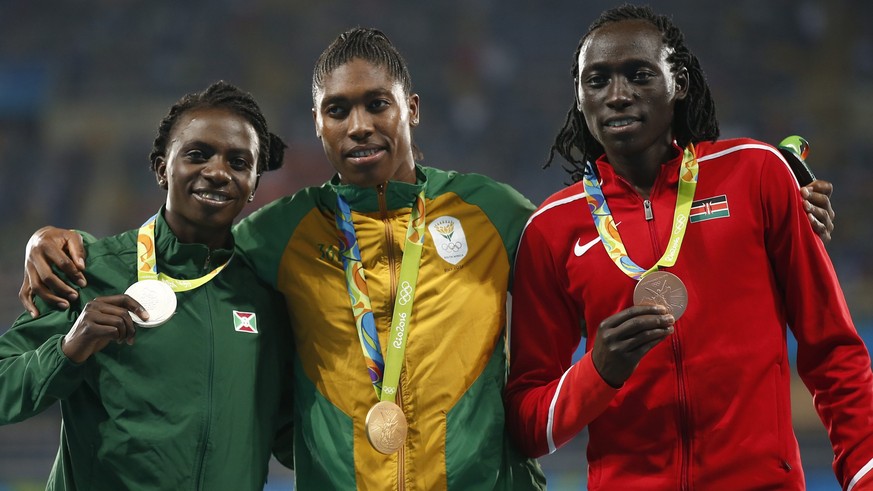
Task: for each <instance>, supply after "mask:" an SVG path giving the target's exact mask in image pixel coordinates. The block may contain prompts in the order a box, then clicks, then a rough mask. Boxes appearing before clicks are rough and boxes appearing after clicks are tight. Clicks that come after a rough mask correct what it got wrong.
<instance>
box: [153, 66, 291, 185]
mask: <svg viewBox="0 0 873 491" xmlns="http://www.w3.org/2000/svg"><path fill="white" fill-rule="evenodd" d="M200 108H226V109H229V110H231V111H233V112H235V113H237V114H239V115H240V116H242V117H244V118H245V119H246V120H248V122H249V123H251V125H252V126H253V127H254V129H255V133H256V134H257V135H258V175H261V174H262V173H263V172H264V171H269V170H276V169H278V168H280V167H282V163H283V157H284V155H285V149H286V148H288V146H287V145H286V144H285V142H283V141H282V139H281V138H279V137H278V136H276V135H274V134H273V133H270V131H269V129H268V128H267V120H266V118H264V114H263V113H262V112H261V108H260V107H259V106H258V103H257V102H255V99H254V98H253V97H252V95H251V94H249V93H248V92H244V91H242V90H240V89H239V88H237V87H236V86H234V85H233V84H230V83H227V82H225V81H223V80H222V81H218V82H215V83H213V84H212V85H210V86H209V87H207V88H206V89H205V90H203V91H202V92H192V93H190V94H187V95H185V96H184V97H182V98H181V99H179V100H178V101H177V102H176V103H175V104H173V106H172V107H171V108H170V112H169V113H168V114H167V115H166V116H165V117H164V119H163V120H161V124H160V126H158V136H157V137H155V141H154V143H153V144H152V151H151V153H150V154H149V163H150V165H151V169H152V171H155V170H157V160H158V158H163V157H166V154H167V144H168V142H169V138H170V133H171V132H172V130H173V126H175V124H176V121H178V120H179V117H180V116H181V115H182V114H184V113H185V112H187V111H190V110H192V109H200Z"/></svg>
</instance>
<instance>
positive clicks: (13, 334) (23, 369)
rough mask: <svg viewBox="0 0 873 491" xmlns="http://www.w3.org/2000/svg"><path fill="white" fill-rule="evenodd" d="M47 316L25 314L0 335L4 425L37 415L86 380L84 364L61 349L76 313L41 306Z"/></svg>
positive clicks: (0, 401)
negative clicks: (84, 377) (74, 359)
mask: <svg viewBox="0 0 873 491" xmlns="http://www.w3.org/2000/svg"><path fill="white" fill-rule="evenodd" d="M41 309H45V310H41V311H43V312H46V313H45V314H44V315H42V316H40V317H38V318H36V319H31V318H30V315H29V314H26V313H25V314H22V315H21V317H19V318H18V320H17V321H16V322H15V324H14V325H13V326H12V328H11V329H10V330H9V331H7V332H6V333H5V334H3V335H2V336H0V424H9V423H15V422H18V421H23V420H25V419H27V418H29V417H31V416H34V415H36V414H38V413H40V412H42V411H43V410H45V409H46V408H47V407H49V406H51V405H52V404H54V403H55V402H56V401H58V400H60V399H64V398H66V397H67V396H69V395H70V394H71V393H72V392H73V391H74V390H75V389H76V388H77V387H78V386H79V384H81V382H82V373H83V366H84V365H77V364H75V363H73V362H72V361H70V359H69V358H67V357H66V355H64V353H63V351H61V342H62V340H63V337H64V335H65V334H66V333H67V331H69V329H70V326H72V322H71V320H70V319H71V317H72V319H73V320H74V319H75V316H76V313H74V312H71V311H57V310H51V309H50V308H49V307H48V306H41Z"/></svg>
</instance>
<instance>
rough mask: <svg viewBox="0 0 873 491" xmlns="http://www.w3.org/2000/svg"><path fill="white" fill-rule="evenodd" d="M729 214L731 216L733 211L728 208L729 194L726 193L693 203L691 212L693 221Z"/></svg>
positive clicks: (725, 216)
mask: <svg viewBox="0 0 873 491" xmlns="http://www.w3.org/2000/svg"><path fill="white" fill-rule="evenodd" d="M729 216H731V211H730V209H729V208H728V202H727V196H726V195H724V194H723V195H721V196H715V197H713V198H706V199H701V200H697V201H694V202H693V203H691V213H690V214H689V218H690V219H691V223H697V222H702V221H704V220H713V219H716V218H727V217H729Z"/></svg>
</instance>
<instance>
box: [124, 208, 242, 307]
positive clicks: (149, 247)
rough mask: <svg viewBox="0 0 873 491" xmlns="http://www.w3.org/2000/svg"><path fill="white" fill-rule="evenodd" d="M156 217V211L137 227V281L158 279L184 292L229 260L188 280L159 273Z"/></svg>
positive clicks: (207, 277) (196, 285) (202, 281)
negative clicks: (156, 251) (156, 247)
mask: <svg viewBox="0 0 873 491" xmlns="http://www.w3.org/2000/svg"><path fill="white" fill-rule="evenodd" d="M157 219H158V215H157V213H156V214H155V215H154V216H152V217H151V218H149V219H148V220H146V222H145V223H143V224H142V226H141V227H140V228H139V233H138V234H137V237H136V253H137V254H136V276H137V279H138V280H139V281H142V280H160V281H163V282H164V283H167V284H168V285H170V288H172V289H173V291H174V292H177V293H178V292H184V291H188V290H193V289H195V288H197V287H199V286H201V285H204V284H206V283H207V282H209V280H211V279H212V278H214V277H215V275H217V274H218V273H220V272H221V270H222V269H224V267H225V266H227V264H228V263H229V262H230V259H228V260H227V262H225V263H224V264H222V265H220V266H218V267H217V268H215V269H213V270H212V271H210V272H209V273H207V274H206V275H205V276H201V277H200V278H194V279H190V280H179V279H176V278H173V277H171V276H168V275H166V274H164V273H159V272H158V264H157V257H156V253H155V222H156V221H157ZM231 258H233V256H231Z"/></svg>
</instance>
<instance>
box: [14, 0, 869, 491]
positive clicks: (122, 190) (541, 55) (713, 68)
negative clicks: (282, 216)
mask: <svg viewBox="0 0 873 491" xmlns="http://www.w3.org/2000/svg"><path fill="white" fill-rule="evenodd" d="M616 3H617V2H607V1H587V2H581V1H578V0H576V1H570V0H544V1H542V2H525V1H521V0H502V1H498V0H448V1H444V2H403V1H398V0H359V1H356V2H335V1H322V2H305V1H299V0H249V1H242V0H217V1H205V0H195V1H190V2H169V1H166V2H165V1H145V0H85V1H80V2H64V1H59V0H45V1H42V2H23V1H12V0H0V207H2V209H3V210H4V212H3V213H2V215H0V236H2V237H3V240H2V241H0V315H2V318H4V319H5V321H4V322H0V332H2V331H3V330H4V329H5V326H7V325H8V324H10V323H11V322H12V320H13V319H14V318H15V317H16V316H17V315H19V313H20V312H21V311H22V309H21V307H20V305H19V303H18V300H17V292H18V288H19V286H20V281H21V270H22V258H23V250H24V246H25V243H26V241H27V239H28V237H29V236H30V234H31V233H32V232H33V231H34V230H35V229H36V228H38V227H39V226H41V225H44V224H53V225H57V226H62V227H68V228H79V229H84V230H88V231H90V232H92V233H94V234H95V235H97V236H104V235H107V234H110V233H116V232H118V231H122V230H127V229H130V228H133V227H135V226H138V225H139V224H140V223H141V222H142V221H143V220H144V219H146V218H148V217H149V216H150V215H151V214H152V213H154V211H155V210H156V209H157V207H158V206H159V205H160V204H161V203H162V200H163V195H162V193H161V192H159V190H158V188H157V186H156V184H155V181H154V176H153V175H152V174H151V173H150V172H149V171H148V161H147V156H148V154H149V152H150V150H151V142H152V140H153V139H154V136H155V131H156V128H157V123H158V121H159V120H160V118H161V117H162V116H163V114H164V113H165V111H166V109H167V108H168V107H169V106H170V105H171V104H172V103H173V102H174V101H175V100H176V99H177V98H178V97H179V96H180V95H182V94H184V93H186V92H190V91H193V90H199V89H202V88H204V87H205V86H206V85H208V84H209V83H210V82H212V81H214V80H217V79H224V80H227V81H230V82H232V83H234V84H237V85H239V86H240V87H242V88H244V89H246V90H248V91H250V92H252V93H253V94H254V96H255V97H256V98H257V99H258V101H259V102H260V103H261V106H262V107H263V108H264V109H265V113H266V115H267V118H268V120H269V121H270V125H271V129H273V131H275V132H276V133H278V134H279V135H280V136H281V137H282V138H283V139H284V140H285V141H286V142H289V143H290V145H291V148H290V150H289V151H288V152H287V153H286V165H285V168H284V169H282V170H281V171H279V172H277V173H275V174H273V175H267V176H266V177H265V179H264V180H263V181H262V184H261V189H260V190H259V192H258V195H257V199H256V201H255V203H254V204H255V205H260V204H264V203H266V202H268V201H270V200H272V199H274V198H276V197H279V196H281V195H284V194H287V193H291V192H293V191H295V190H297V189H299V188H300V187H302V186H305V185H312V184H318V183H320V182H322V181H323V180H325V179H326V178H328V177H330V175H331V169H330V166H329V164H328V163H327V162H326V160H325V159H324V157H323V154H322V151H321V148H320V143H319V142H318V140H317V139H316V137H315V132H314V129H313V126H312V116H311V112H310V108H311V90H310V81H311V79H310V77H311V69H312V66H313V64H314V62H315V59H316V58H317V57H318V55H319V53H320V52H321V50H322V49H323V48H324V47H326V46H327V44H328V43H329V42H330V40H332V39H333V38H334V37H335V36H336V35H337V34H338V33H340V32H342V31H343V30H345V29H346V28H347V27H350V26H354V25H363V26H374V27H378V28H380V29H382V30H383V31H385V32H386V34H388V36H389V37H390V38H391V39H392V41H394V42H395V43H396V44H397V46H398V47H399V48H400V50H401V51H402V53H403V54H404V55H405V57H406V58H407V61H408V63H409V66H410V70H411V73H412V80H413V89H414V90H415V91H416V92H417V93H419V94H420V95H421V124H420V126H419V127H418V128H417V129H416V133H415V139H416V142H417V144H418V146H419V147H420V148H421V149H422V150H423V152H424V155H425V159H424V163H425V164H429V165H434V166H436V167H442V168H450V169H457V170H462V171H472V172H481V173H484V174H488V175H490V176H492V177H494V178H496V179H498V180H501V181H504V182H507V183H509V184H511V185H513V186H514V187H516V188H517V189H518V190H519V191H521V192H522V193H523V194H525V195H526V196H528V197H529V198H530V199H531V200H532V201H534V202H535V203H539V202H540V201H541V200H543V199H544V198H545V197H546V196H547V195H548V194H550V193H551V192H552V191H554V190H556V189H558V188H559V187H560V186H562V185H564V184H565V183H566V182H567V180H568V177H567V175H566V174H565V173H564V172H563V171H562V170H561V168H560V162H556V163H555V164H553V165H552V166H551V167H550V168H548V169H545V170H544V169H542V168H541V167H542V164H543V163H544V162H545V160H546V157H547V155H548V148H549V146H550V145H551V143H552V139H553V138H554V135H555V133H556V132H557V129H558V128H559V127H560V126H561V123H562V122H563V119H564V117H565V115H566V111H567V110H568V109H569V104H570V102H571V101H572V97H573V95H572V94H573V92H572V90H573V89H572V82H571V80H570V76H569V73H570V67H571V64H572V61H573V60H572V58H573V52H574V50H575V47H576V45H577V42H578V40H579V38H580V36H581V35H582V34H584V32H585V31H586V30H587V26H588V24H589V23H590V22H591V21H593V20H594V18H595V17H596V16H597V14H598V13H599V12H600V11H601V10H603V9H604V8H608V7H611V6H613V5H615V4H616ZM649 4H650V5H652V7H653V8H655V10H657V11H659V12H662V13H667V14H670V15H672V17H673V18H674V20H675V21H676V22H677V24H678V25H679V26H680V27H681V28H682V29H683V31H684V32H685V34H686V37H687V39H688V44H689V46H690V47H691V49H692V50H693V51H694V52H695V53H696V54H697V56H698V57H699V58H700V60H701V63H702V65H703V68H704V71H705V72H706V74H707V77H708V79H709V83H710V85H711V87H712V89H713V91H714V96H715V100H716V104H717V105H718V110H719V118H720V121H721V125H722V134H723V137H732V136H751V137H754V138H757V139H760V140H764V141H767V142H770V143H774V144H775V143H778V142H779V141H780V140H781V139H782V138H783V137H785V136H788V135H790V134H795V133H796V134H800V135H803V136H804V137H806V138H807V139H808V140H809V141H810V143H811V155H810V158H809V163H810V165H811V166H812V168H813V170H814V171H815V172H816V174H817V175H818V176H819V177H821V178H824V179H827V180H830V181H832V182H833V183H834V185H835V188H836V191H835V194H834V197H833V204H834V207H835V209H836V211H837V218H836V224H837V230H836V233H835V234H834V238H833V241H832V243H831V245H830V246H829V247H828V250H829V252H830V255H831V258H832V260H833V262H834V264H835V266H836V269H837V272H838V275H839V277H840V280H841V282H842V286H843V288H844V290H845V293H846V296H847V298H848V300H849V305H850V308H851V310H852V313H853V316H854V319H855V322H856V324H857V325H858V327H859V329H860V330H861V331H862V334H863V335H864V337H865V338H867V339H871V336H873V302H870V301H869V299H870V298H873V254H870V252H871V245H870V244H871V243H873V220H871V219H870V218H869V216H868V215H867V214H866V212H865V211H864V210H866V209H868V208H869V202H868V201H866V199H867V197H869V196H870V192H871V188H873V138H871V136H873V82H871V80H873V34H871V31H870V30H869V29H866V28H865V27H866V26H867V25H868V24H869V23H870V22H871V21H873V3H870V2H865V1H863V0H832V1H826V0H773V1H769V2H759V1H755V0H735V1H733V2H717V3H715V2H713V3H707V4H706V5H704V4H702V3H700V2H693V1H690V0H661V1H651V2H649ZM254 209H255V207H254V206H252V207H251V208H250V209H249V211H252V210H254ZM798 389H799V390H796V391H795V392H800V391H801V390H802V389H801V388H800V387H798ZM802 396H803V395H802V394H801V395H800V396H799V397H802ZM807 397H808V396H807ZM811 409H812V408H811V404H810V403H809V402H808V401H804V402H802V403H800V404H798V409H796V413H797V414H796V425H797V427H798V432H799V433H798V436H799V438H800V439H801V440H803V439H804V438H806V437H805V435H806V433H805V432H807V431H809V432H810V435H812V436H809V439H810V440H812V441H820V440H821V436H820V432H821V429H820V426H821V424H820V423H819V422H818V421H817V418H815V415H814V414H813V413H812V411H811ZM51 417H52V418H57V415H56V414H54V413H52V414H51ZM40 424H43V423H35V424H33V425H32V426H30V427H28V428H39V427H41V426H39V425H40ZM53 424H54V426H53V427H52V428H56V422H55V423H53ZM34 431H36V430H34ZM51 431H53V432H56V429H52V430H51ZM34 438H35V437H34ZM41 438H44V437H41ZM34 441H36V443H33V442H34ZM20 442H30V443H31V444H32V445H33V446H35V447H36V448H37V449H41V450H42V451H43V453H46V454H48V457H46V458H47V459H48V460H49V462H50V460H51V458H52V457H53V453H54V450H55V445H56V440H51V439H49V441H48V442H45V441H43V440H34V439H33V438H31V439H30V440H28V436H27V435H26V434H24V432H23V431H22V430H20V429H19V430H15V429H14V427H9V428H0V490H2V489H3V488H4V485H6V486H11V484H10V483H12V482H14V481H15V480H16V479H20V478H22V479H23V478H26V477H29V474H28V473H32V472H36V475H37V476H44V475H47V473H48V471H49V468H48V465H50V463H49V464H42V465H43V467H39V465H37V466H36V470H35V471H34V470H28V471H24V470H21V469H22V467H15V468H13V467H11V466H4V465H3V462H2V461H3V459H4V458H6V459H9V458H11V457H8V456H10V455H12V454H13V452H16V451H15V450H13V448H18V449H19V450H20V448H22V447H21V446H19V445H17V444H18V443H20ZM28 448H30V447H28ZM34 453H35V454H37V455H42V454H40V452H38V451H37V450H34ZM559 453H560V452H559ZM567 453H569V452H567ZM577 453H579V454H581V450H579V451H578V452H577ZM825 453H827V452H825ZM572 458H573V459H575V460H574V461H575V466H574V469H573V470H572V472H573V473H575V474H577V475H578V474H580V473H582V469H584V467H581V466H578V464H579V463H580V462H581V460H580V459H581V457H578V456H576V455H575V454H574V455H573V457H572ZM811 459H812V460H813V462H812V463H811V464H810V465H812V466H815V465H818V466H819V467H823V468H824V469H825V471H827V466H828V465H829V460H828V459H829V457H828V456H827V455H824V456H818V455H815V456H812V457H811ZM565 460H566V459H565ZM807 460H809V459H807ZM556 462H562V461H556ZM556 465H560V464H556ZM568 465H572V463H570V464H568ZM16 468H17V469H19V471H20V472H21V474H22V475H21V476H18V475H11V474H10V475H7V474H8V473H13V471H14V470H15V469H16ZM30 477H32V476H30Z"/></svg>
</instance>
